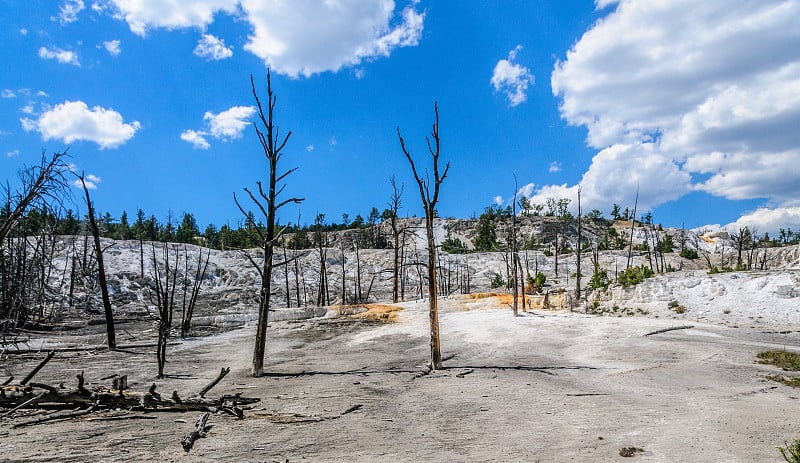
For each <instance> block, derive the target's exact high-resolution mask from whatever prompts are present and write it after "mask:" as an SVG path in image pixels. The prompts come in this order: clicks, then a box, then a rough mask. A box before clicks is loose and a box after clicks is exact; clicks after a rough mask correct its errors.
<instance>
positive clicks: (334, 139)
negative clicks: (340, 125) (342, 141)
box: [328, 137, 339, 147]
mask: <svg viewBox="0 0 800 463" xmlns="http://www.w3.org/2000/svg"><path fill="white" fill-rule="evenodd" d="M328 144H329V145H330V146H331V147H334V146H336V145H338V144H339V140H337V139H336V137H331V139H330V141H329V142H328Z"/></svg>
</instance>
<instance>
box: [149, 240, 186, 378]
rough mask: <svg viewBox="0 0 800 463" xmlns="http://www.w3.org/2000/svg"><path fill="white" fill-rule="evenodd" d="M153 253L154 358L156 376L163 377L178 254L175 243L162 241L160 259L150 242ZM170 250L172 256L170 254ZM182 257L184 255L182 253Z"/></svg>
mask: <svg viewBox="0 0 800 463" xmlns="http://www.w3.org/2000/svg"><path fill="white" fill-rule="evenodd" d="M151 247H152V250H153V253H152V258H153V274H152V278H153V281H154V283H155V289H154V292H155V299H154V301H153V302H154V303H155V304H156V309H157V311H158V312H157V313H156V314H155V318H156V321H157V323H158V342H157V346H156V359H157V361H158V377H159V378H163V377H164V366H165V365H166V363H167V343H168V341H169V336H170V333H171V331H172V315H173V313H174V311H175V289H176V288H177V287H178V268H179V263H180V258H181V256H180V254H179V253H178V248H177V246H176V245H170V244H168V243H163V244H162V246H161V260H160V261H159V259H158V258H157V256H156V246H155V244H151ZM170 251H172V256H170ZM184 259H186V256H185V255H184Z"/></svg>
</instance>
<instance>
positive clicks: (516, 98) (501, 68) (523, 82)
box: [490, 45, 534, 106]
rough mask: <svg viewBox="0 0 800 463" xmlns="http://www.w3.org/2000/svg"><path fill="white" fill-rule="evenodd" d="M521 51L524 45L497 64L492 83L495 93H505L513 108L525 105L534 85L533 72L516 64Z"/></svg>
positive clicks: (518, 46) (517, 47)
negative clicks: (530, 86) (529, 91)
mask: <svg viewBox="0 0 800 463" xmlns="http://www.w3.org/2000/svg"><path fill="white" fill-rule="evenodd" d="M520 50H522V45H517V46H516V48H514V49H513V50H511V51H510V52H508V58H507V59H501V60H500V61H498V62H497V64H496V65H495V66H494V72H493V73H492V79H491V81H490V82H491V83H492V86H494V90H495V91H497V92H503V93H504V94H505V95H506V98H508V103H509V104H510V105H511V106H517V105H519V104H521V103H524V102H525V100H527V99H528V86H529V85H533V83H534V76H533V74H531V71H530V70H529V69H528V68H526V67H525V66H522V65H520V64H516V63H515V62H514V60H515V59H516V58H517V53H518V52H519V51H520Z"/></svg>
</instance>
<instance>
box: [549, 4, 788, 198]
mask: <svg viewBox="0 0 800 463" xmlns="http://www.w3.org/2000/svg"><path fill="white" fill-rule="evenodd" d="M614 3H617V5H616V7H615V9H614V10H613V11H612V12H610V13H609V14H608V15H607V16H606V17H605V18H603V19H601V20H599V21H598V22H597V23H596V24H595V25H594V26H593V27H592V28H591V29H590V30H589V31H587V32H586V33H585V34H584V35H583V37H581V39H580V40H579V41H578V42H576V43H575V45H574V46H573V47H572V48H571V49H570V50H569V52H568V53H567V56H566V59H565V60H564V61H561V62H558V63H557V64H556V66H555V68H554V71H553V74H552V77H551V83H552V88H553V93H554V95H556V96H557V97H559V98H560V100H561V104H560V111H561V115H562V117H563V118H564V119H566V120H567V121H568V122H569V123H570V124H572V125H578V126H581V125H582V126H585V127H586V128H587V129H588V136H587V142H588V144H589V145H590V146H592V147H595V148H597V149H598V150H600V152H599V153H598V154H597V155H596V156H595V158H594V159H593V161H592V166H591V167H590V168H589V170H588V171H587V172H586V174H585V175H584V178H583V180H582V184H583V185H584V192H591V191H596V192H599V191H606V190H608V187H607V185H608V184H610V183H615V182H616V181H617V180H619V181H621V182H622V183H621V185H622V188H621V189H622V190H631V189H630V186H631V185H630V181H627V180H626V178H627V177H630V178H633V177H636V178H638V179H639V181H640V184H641V186H642V193H643V194H645V195H648V196H649V203H650V206H651V207H654V206H657V205H659V204H661V203H663V202H664V201H669V200H671V199H676V197H679V195H682V194H684V193H686V192H689V191H692V190H702V191H706V192H708V193H711V194H713V195H716V196H720V197H725V198H729V199H754V198H763V199H765V200H767V201H771V202H774V203H777V204H780V203H781V202H783V201H786V200H788V199H789V198H793V197H797V196H798V195H800V170H799V169H797V168H796V167H793V164H792V163H791V159H798V158H800V139H798V138H797V136H796V133H797V127H800V55H798V53H797V52H796V50H797V49H798V47H800V27H798V24H797V18H798V17H800V1H797V0H789V1H787V0H763V1H758V2H736V3H730V2H726V1H724V0H716V1H704V2H696V1H693V0H674V1H669V2H641V1H632V0H620V1H619V2H614V1H609V0H597V1H596V6H597V7H598V8H604V7H607V6H609V5H612V4H614ZM609 150H610V151H609ZM609 153H616V156H617V157H620V156H622V157H623V158H620V159H617V160H616V161H614V162H611V159H610V157H609ZM628 161H631V162H633V164H632V165H628ZM612 164H617V166H618V168H619V169H620V173H618V174H617V177H619V176H622V177H625V178H619V179H615V178H612V179H606V178H604V177H602V176H599V175H595V174H594V172H607V173H609V174H612V175H613V172H611V171H609V170H608V167H609V166H610V165H612ZM795 164H796V163H795ZM637 165H638V166H639V167H636V166H637ZM659 166H660V167H659ZM641 169H644V171H642V170H641ZM661 174H667V175H668V176H667V178H666V181H665V179H664V178H662V177H659V175H661ZM693 178H694V180H693ZM665 184H666V185H667V186H668V188H671V189H673V193H672V194H668V190H664V188H663V186H664V185H665ZM654 188H655V189H656V190H657V191H655V192H652V193H648V190H652V189H654ZM613 190H614V191H611V193H614V194H616V193H618V191H616V190H619V189H613ZM659 190H664V191H659ZM632 199H633V193H632V192H631V193H628V194H626V195H624V196H623V197H619V196H612V197H609V199H608V200H607V201H606V205H605V206H607V204H608V203H612V202H617V203H620V204H630V203H632Z"/></svg>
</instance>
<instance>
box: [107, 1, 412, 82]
mask: <svg viewBox="0 0 800 463" xmlns="http://www.w3.org/2000/svg"><path fill="white" fill-rule="evenodd" d="M105 5H107V7H108V8H109V9H110V11H112V12H113V13H112V14H113V15H114V16H115V17H116V18H118V19H121V20H124V21H126V22H127V23H128V27H130V29H131V31H133V32H134V33H135V34H138V35H141V36H144V35H146V33H147V31H148V30H149V29H153V28H166V29H176V28H187V27H194V28H198V29H201V30H205V28H206V26H208V25H209V24H211V23H212V22H213V21H214V16H215V15H216V14H218V13H225V14H236V15H237V16H239V17H241V18H243V19H244V20H246V21H247V22H248V23H249V24H250V27H251V28H252V32H251V34H250V35H249V36H248V42H247V44H245V47H244V48H245V50H247V51H249V52H251V53H253V54H254V55H256V56H257V57H259V58H261V59H262V60H263V61H264V63H265V64H267V65H269V66H270V67H271V68H272V69H273V70H274V71H275V72H278V73H281V74H285V75H288V76H291V77H298V76H301V75H302V76H306V77H308V76H311V75H313V74H317V73H321V72H326V71H334V72H335V71H338V70H339V69H341V68H342V67H343V66H352V65H357V64H359V63H361V62H362V61H363V60H369V59H373V58H376V57H380V56H389V55H390V54H391V53H392V51H393V50H395V49H396V48H400V47H411V46H416V45H417V44H418V43H419V39H420V37H421V36H422V31H423V27H424V24H423V23H424V18H425V14H424V13H422V12H419V11H417V10H416V9H415V6H416V2H414V3H412V5H410V6H408V7H406V8H404V9H403V11H402V12H400V14H397V13H396V12H395V3H394V0H350V1H348V2H338V1H337V2H328V1H326V2H320V1H318V0H294V1H292V2H285V1H282V0H174V1H170V2H163V1H161V0H139V1H136V2H130V1H127V0H106V3H105Z"/></svg>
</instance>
